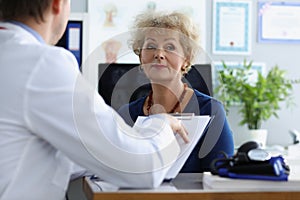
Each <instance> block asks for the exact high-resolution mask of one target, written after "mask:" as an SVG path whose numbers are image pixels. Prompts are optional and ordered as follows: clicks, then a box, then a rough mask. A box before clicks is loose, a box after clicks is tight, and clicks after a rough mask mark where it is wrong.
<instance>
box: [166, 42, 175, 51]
mask: <svg viewBox="0 0 300 200" xmlns="http://www.w3.org/2000/svg"><path fill="white" fill-rule="evenodd" d="M165 50H167V51H174V50H175V46H174V45H172V44H170V45H167V46H166V47H165Z"/></svg>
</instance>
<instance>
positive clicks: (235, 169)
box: [211, 156, 290, 181]
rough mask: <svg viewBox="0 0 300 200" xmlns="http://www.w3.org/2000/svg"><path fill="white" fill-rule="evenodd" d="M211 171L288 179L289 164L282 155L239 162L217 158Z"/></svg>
mask: <svg viewBox="0 0 300 200" xmlns="http://www.w3.org/2000/svg"><path fill="white" fill-rule="evenodd" d="M211 169H212V170H211V173H212V174H218V175H219V176H222V177H229V178H235V179H257V180H274V181H287V180H288V176H289V171H290V169H289V166H288V165H287V164H286V163H285V162H284V159H283V158H282V156H276V157H271V158H270V159H269V160H265V161H248V162H238V161H237V160H236V159H235V158H223V159H216V160H214V161H213V162H212V165H211Z"/></svg>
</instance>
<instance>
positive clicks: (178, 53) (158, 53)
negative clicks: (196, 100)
mask: <svg viewBox="0 0 300 200" xmlns="http://www.w3.org/2000/svg"><path fill="white" fill-rule="evenodd" d="M140 61H141V64H142V67H143V69H144V72H145V74H146V75H147V77H148V78H149V79H150V80H152V81H171V80H173V79H174V78H178V80H181V76H182V75H181V68H182V67H185V66H186V64H187V63H186V57H185V55H184V51H183V48H182V46H181V44H180V41H179V33H177V32H174V31H172V30H163V31H155V30H152V31H150V32H148V33H147V34H146V36H145V41H144V44H143V47H142V51H141V54H140Z"/></svg>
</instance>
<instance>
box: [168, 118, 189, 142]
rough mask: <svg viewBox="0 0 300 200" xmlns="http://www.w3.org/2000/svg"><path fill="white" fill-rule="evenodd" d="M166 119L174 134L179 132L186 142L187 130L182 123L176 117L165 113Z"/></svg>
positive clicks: (187, 140)
mask: <svg viewBox="0 0 300 200" xmlns="http://www.w3.org/2000/svg"><path fill="white" fill-rule="evenodd" d="M166 117H167V119H168V120H169V124H170V126H171V128H172V130H173V132H174V133H175V134H179V135H180V136H181V138H182V139H183V141H184V142H185V143H188V142H189V141H190V140H189V137H188V132H187V130H186V129H185V127H184V126H183V125H182V123H181V121H180V120H178V119H177V118H175V117H173V116H171V115H168V114H166Z"/></svg>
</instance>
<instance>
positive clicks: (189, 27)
mask: <svg viewBox="0 0 300 200" xmlns="http://www.w3.org/2000/svg"><path fill="white" fill-rule="evenodd" d="M132 30H133V31H132V33H133V35H132V40H131V46H132V48H133V51H134V52H135V54H136V55H137V56H139V60H140V63H141V65H140V68H141V69H142V71H143V72H144V73H145V75H146V76H147V78H148V79H149V80H150V83H151V91H150V93H149V95H148V96H145V97H142V98H140V99H137V100H136V101H134V102H131V103H129V104H126V105H123V106H122V107H121V108H120V109H119V110H118V112H119V114H120V115H121V116H122V117H123V118H124V120H125V121H126V122H127V123H128V124H131V125H132V124H133V123H134V122H135V121H136V119H137V117H138V116H147V115H151V114H157V113H195V114H196V115H210V116H211V117H213V120H212V121H211V123H210V126H209V128H208V129H207V130H206V131H205V133H204V134H203V136H202V137H201V139H200V140H199V142H198V143H197V145H196V147H195V148H194V150H193V152H192V153H191V155H190V157H189V158H188V160H187V162H186V163H185V165H184V166H183V168H182V169H181V172H203V171H210V163H211V161H212V160H213V159H215V158H216V157H217V156H218V153H220V152H221V151H222V152H224V153H226V154H228V155H232V154H233V152H234V145H233V136H232V132H231V129H230V127H229V124H228V122H227V119H226V115H225V111H224V108H223V105H222V103H221V102H219V101H218V100H216V99H214V98H212V97H211V96H208V95H205V94H203V93H201V92H199V91H197V90H195V89H193V88H190V87H189V86H188V84H187V83H184V82H183V80H182V78H183V77H184V75H185V74H186V73H188V71H189V69H190V67H191V65H192V62H193V60H195V58H196V56H197V53H199V50H200V47H199V45H198V43H199V41H198V39H199V34H198V30H197V28H196V26H195V24H193V22H192V21H191V19H190V18H189V17H188V16H186V15H185V14H183V13H180V12H171V13H166V12H145V13H142V14H140V15H138V16H136V19H135V21H134V25H133V29H132Z"/></svg>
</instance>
